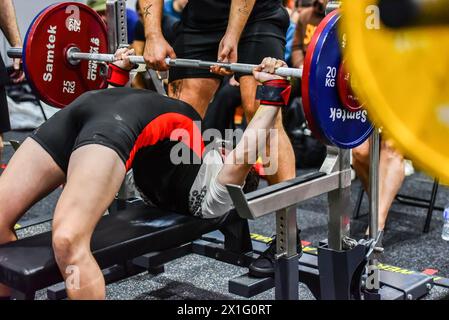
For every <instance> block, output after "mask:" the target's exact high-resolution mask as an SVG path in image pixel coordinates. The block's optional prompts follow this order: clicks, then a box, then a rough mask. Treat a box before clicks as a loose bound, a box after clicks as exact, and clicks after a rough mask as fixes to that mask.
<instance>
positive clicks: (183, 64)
mask: <svg viewBox="0 0 449 320" xmlns="http://www.w3.org/2000/svg"><path fill="white" fill-rule="evenodd" d="M7 54H8V57H10V58H21V57H22V48H17V47H15V48H10V49H8V51H7ZM66 58H67V61H69V63H70V64H72V65H77V64H78V63H79V61H81V60H88V61H97V62H114V61H117V59H116V58H115V56H114V55H113V54H105V53H88V52H81V51H80V50H79V49H78V48H77V47H70V48H69V49H68V50H67V51H66ZM129 61H131V62H132V63H135V64H145V60H144V58H143V56H129ZM165 62H166V63H167V65H169V66H171V67H178V68H194V69H210V68H211V67H213V66H219V67H221V68H224V69H226V70H229V71H232V72H239V73H245V74H251V73H252V72H253V70H254V68H256V67H257V65H255V64H245V63H223V62H212V61H203V60H194V59H170V58H166V59H165ZM276 75H278V76H281V77H293V78H301V77H302V69H301V68H299V69H298V68H278V69H277V70H276Z"/></svg>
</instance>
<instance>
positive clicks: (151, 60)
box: [139, 0, 176, 71]
mask: <svg viewBox="0 0 449 320" xmlns="http://www.w3.org/2000/svg"><path fill="white" fill-rule="evenodd" d="M139 5H140V8H142V9H141V10H142V15H143V24H144V28H145V38H146V42H145V51H144V53H143V57H144V59H145V62H146V63H147V66H148V67H149V68H151V69H156V70H160V71H162V70H168V65H167V64H166V63H165V58H167V57H170V58H172V59H175V58H176V54H175V51H174V50H173V48H172V47H171V46H170V45H169V44H168V42H167V41H166V40H165V38H164V36H163V34H162V12H163V8H164V0H139Z"/></svg>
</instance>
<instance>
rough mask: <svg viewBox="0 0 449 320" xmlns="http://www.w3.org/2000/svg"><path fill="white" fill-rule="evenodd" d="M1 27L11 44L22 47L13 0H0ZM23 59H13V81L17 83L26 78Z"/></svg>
mask: <svg viewBox="0 0 449 320" xmlns="http://www.w3.org/2000/svg"><path fill="white" fill-rule="evenodd" d="M0 8H1V9H0V28H1V30H2V31H3V33H4V34H5V37H6V39H7V40H8V42H9V44H10V45H11V46H13V47H21V46H22V39H21V38H20V32H19V27H18V26H17V20H16V12H15V10H14V5H13V3H12V0H0ZM21 61H22V59H19V58H15V59H13V68H14V73H13V74H12V75H11V78H12V79H13V82H15V83H17V82H20V81H22V80H24V79H25V75H24V73H23V72H22V71H21Z"/></svg>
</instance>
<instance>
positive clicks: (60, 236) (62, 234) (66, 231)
mask: <svg viewBox="0 0 449 320" xmlns="http://www.w3.org/2000/svg"><path fill="white" fill-rule="evenodd" d="M52 244H53V251H54V254H55V259H56V262H57V263H58V266H59V267H60V268H64V269H66V268H67V267H68V266H71V265H77V264H78V262H79V261H81V260H82V259H83V257H85V256H86V254H88V253H89V246H88V245H86V243H85V241H84V239H83V237H82V236H81V235H80V234H79V233H77V232H74V231H73V230H71V229H70V228H67V227H61V228H56V229H54V230H53V239H52Z"/></svg>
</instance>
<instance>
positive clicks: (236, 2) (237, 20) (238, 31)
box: [218, 0, 256, 63]
mask: <svg viewBox="0 0 449 320" xmlns="http://www.w3.org/2000/svg"><path fill="white" fill-rule="evenodd" d="M255 3H256V0H232V2H231V10H230V12H229V21H228V27H227V29H226V33H225V35H224V36H223V38H222V39H221V42H220V46H219V49H218V61H221V62H230V63H233V62H237V48H238V43H239V40H240V36H241V35H242V32H243V29H245V25H246V23H247V22H248V18H249V16H250V14H251V12H252V11H253V8H254V4H255Z"/></svg>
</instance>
